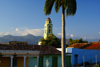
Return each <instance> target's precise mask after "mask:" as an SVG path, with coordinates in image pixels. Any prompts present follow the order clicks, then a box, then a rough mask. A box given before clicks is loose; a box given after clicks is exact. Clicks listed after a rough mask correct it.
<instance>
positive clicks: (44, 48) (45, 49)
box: [0, 44, 61, 55]
mask: <svg viewBox="0 0 100 67" xmlns="http://www.w3.org/2000/svg"><path fill="white" fill-rule="evenodd" d="M0 50H29V51H30V50H31V51H40V55H51V54H61V52H60V51H58V50H57V49H56V48H54V47H52V46H48V45H28V44H26V45H10V44H9V45H3V44H0Z"/></svg>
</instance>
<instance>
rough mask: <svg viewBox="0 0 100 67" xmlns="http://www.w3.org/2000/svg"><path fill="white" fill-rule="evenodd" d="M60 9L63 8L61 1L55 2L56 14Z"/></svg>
mask: <svg viewBox="0 0 100 67" xmlns="http://www.w3.org/2000/svg"><path fill="white" fill-rule="evenodd" d="M60 7H61V0H55V11H56V13H58V11H59V9H60Z"/></svg>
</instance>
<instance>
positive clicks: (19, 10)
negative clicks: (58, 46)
mask: <svg viewBox="0 0 100 67" xmlns="http://www.w3.org/2000/svg"><path fill="white" fill-rule="evenodd" d="M76 2H77V10H76V14H75V15H74V16H68V17H65V22H66V28H65V29H66V38H67V39H68V38H74V39H77V38H83V39H92V40H94V39H97V40H99V39H100V4H99V3H100V0H91V1H90V0H76ZM44 4H45V0H0V37H2V36H4V35H13V36H25V35H27V34H33V35H34V36H43V33H44V24H45V21H46V19H47V18H48V17H50V18H51V21H52V24H53V33H54V35H56V36H57V37H61V31H62V15H61V13H62V9H61V8H60V10H59V12H58V13H56V12H55V9H54V6H53V8H52V11H51V14H50V15H47V16H46V15H45V14H44V11H43V10H44Z"/></svg>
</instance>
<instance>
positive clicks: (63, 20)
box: [61, 5, 66, 67]
mask: <svg viewBox="0 0 100 67" xmlns="http://www.w3.org/2000/svg"><path fill="white" fill-rule="evenodd" d="M61 46H62V67H66V44H65V8H64V5H62V41H61Z"/></svg>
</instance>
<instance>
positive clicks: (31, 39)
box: [0, 34, 43, 45]
mask: <svg viewBox="0 0 100 67" xmlns="http://www.w3.org/2000/svg"><path fill="white" fill-rule="evenodd" d="M41 38H43V37H42V36H34V35H32V34H28V35H25V36H12V35H5V36H3V37H0V43H9V41H27V42H28V44H35V45H37V44H38V42H39V41H40V39H41Z"/></svg>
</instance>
